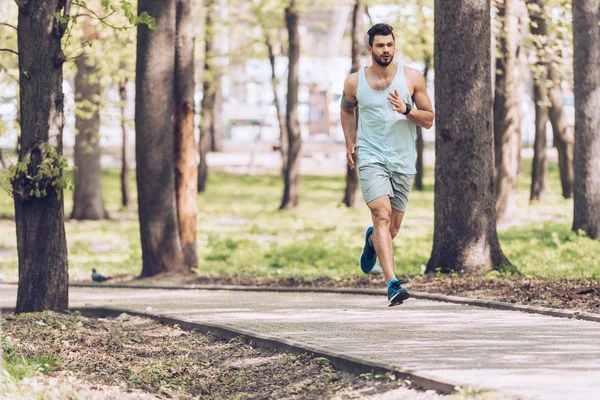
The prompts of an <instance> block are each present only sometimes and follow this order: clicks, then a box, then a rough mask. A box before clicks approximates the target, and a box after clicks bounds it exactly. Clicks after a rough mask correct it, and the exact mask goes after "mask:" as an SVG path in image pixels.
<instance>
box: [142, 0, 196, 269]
mask: <svg viewBox="0 0 600 400" xmlns="http://www.w3.org/2000/svg"><path fill="white" fill-rule="evenodd" d="M144 11H145V12H147V13H148V14H150V15H151V16H153V17H154V18H155V20H156V29H155V30H152V29H150V28H148V26H146V25H139V26H138V32H137V34H138V41H137V60H136V96H135V97H136V98H135V100H136V101H135V127H136V152H135V153H136V154H135V155H136V165H137V176H136V178H137V190H138V210H139V219H140V236H141V241H142V260H143V268H142V276H154V275H157V274H160V273H163V272H170V271H184V270H185V265H184V259H183V252H182V249H181V242H180V240H179V234H178V231H179V228H178V225H177V208H176V200H175V174H174V170H175V164H174V160H173V158H174V156H173V153H174V152H173V149H174V143H173V136H174V135H173V132H174V130H173V129H174V127H173V122H172V120H171V116H172V113H173V108H174V101H173V99H174V96H173V94H174V93H173V91H174V81H173V80H174V76H175V74H174V72H175V51H174V45H175V18H176V7H175V0H164V1H161V2H157V1H154V0H140V1H139V6H138V13H142V12H144Z"/></svg>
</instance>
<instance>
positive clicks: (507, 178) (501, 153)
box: [494, 0, 520, 221]
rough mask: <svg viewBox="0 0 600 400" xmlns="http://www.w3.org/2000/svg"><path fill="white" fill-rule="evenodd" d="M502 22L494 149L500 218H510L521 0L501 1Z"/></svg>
mask: <svg viewBox="0 0 600 400" xmlns="http://www.w3.org/2000/svg"><path fill="white" fill-rule="evenodd" d="M498 3H499V4H498V10H499V14H498V17H499V18H501V21H502V29H501V34H500V39H499V44H500V56H499V57H497V58H496V90H495V95H494V150H495V164H496V165H495V178H496V180H495V194H496V218H498V220H499V221H500V220H505V219H507V218H508V217H509V216H510V214H511V213H512V211H513V209H514V208H515V201H516V188H517V170H518V151H519V149H520V146H519V143H518V137H519V136H518V134H517V130H518V129H519V128H518V126H517V124H518V121H519V118H518V111H519V110H518V105H519V103H518V98H517V90H516V89H517V81H516V70H515V69H516V66H517V64H516V61H517V35H518V23H517V22H518V21H517V13H516V11H517V10H516V6H517V0H500V1H499V2H498Z"/></svg>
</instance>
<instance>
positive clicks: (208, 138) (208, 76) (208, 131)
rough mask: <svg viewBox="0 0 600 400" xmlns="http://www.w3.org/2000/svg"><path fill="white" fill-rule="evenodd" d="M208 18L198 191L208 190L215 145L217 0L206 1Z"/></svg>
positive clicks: (205, 34)
mask: <svg viewBox="0 0 600 400" xmlns="http://www.w3.org/2000/svg"><path fill="white" fill-rule="evenodd" d="M204 6H205V8H206V19H205V23H204V77H203V82H202V104H201V107H200V109H201V110H200V126H199V128H200V138H199V141H198V153H199V156H200V159H199V163H198V192H199V193H203V192H205V191H206V181H207V179H208V164H207V163H206V156H207V155H208V152H209V151H210V150H211V149H212V146H213V134H212V130H213V116H214V115H213V109H214V103H215V96H214V89H213V88H214V86H213V85H212V80H213V69H214V68H213V63H214V55H213V37H214V35H213V29H214V28H213V16H214V15H213V14H214V12H215V11H214V8H215V0H207V1H206V3H205V5H204Z"/></svg>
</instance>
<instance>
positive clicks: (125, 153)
mask: <svg viewBox="0 0 600 400" xmlns="http://www.w3.org/2000/svg"><path fill="white" fill-rule="evenodd" d="M119 96H120V98H121V107H120V108H121V137H122V142H123V143H122V145H121V207H122V208H123V209H125V210H129V209H130V208H131V201H130V196H129V157H130V156H129V143H128V142H129V138H128V134H127V119H126V117H125V109H126V106H127V102H128V96H127V78H125V79H124V80H122V81H121V82H120V83H119Z"/></svg>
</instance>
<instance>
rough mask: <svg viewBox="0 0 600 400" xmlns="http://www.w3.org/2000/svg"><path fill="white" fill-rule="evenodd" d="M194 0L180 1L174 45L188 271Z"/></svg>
mask: <svg viewBox="0 0 600 400" xmlns="http://www.w3.org/2000/svg"><path fill="white" fill-rule="evenodd" d="M192 17H193V12H192V3H191V0H177V34H176V38H177V39H176V43H175V93H174V95H175V135H174V136H175V138H174V141H175V187H176V195H177V219H178V226H179V240H180V241H181V247H182V249H183V256H184V259H185V265H186V267H187V268H188V269H190V270H191V269H192V268H197V267H198V255H197V253H196V216H197V204H196V197H197V196H198V166H197V164H196V158H197V155H196V143H195V140H194V88H195V83H194V21H193V18H192Z"/></svg>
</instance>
